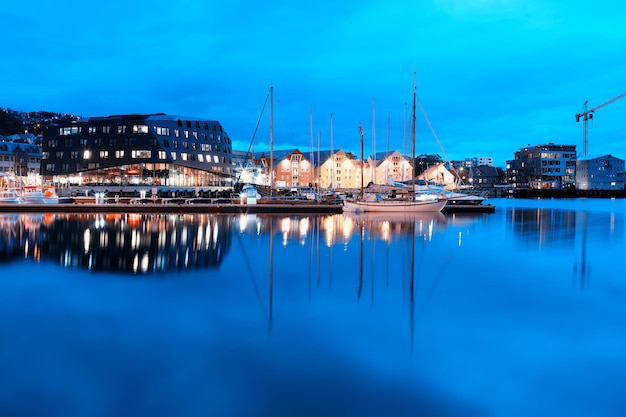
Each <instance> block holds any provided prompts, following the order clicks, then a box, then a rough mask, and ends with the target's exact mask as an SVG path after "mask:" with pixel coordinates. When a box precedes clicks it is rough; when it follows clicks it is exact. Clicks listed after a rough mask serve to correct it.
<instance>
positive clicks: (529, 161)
mask: <svg viewBox="0 0 626 417" xmlns="http://www.w3.org/2000/svg"><path fill="white" fill-rule="evenodd" d="M507 178H508V181H509V183H510V184H511V185H512V186H513V187H516V188H533V189H540V188H554V189H560V188H574V185H575V181H576V145H557V144H554V143H552V142H550V143H548V144H545V145H536V146H527V147H525V148H522V149H520V150H519V151H517V152H515V159H513V160H510V161H507Z"/></svg>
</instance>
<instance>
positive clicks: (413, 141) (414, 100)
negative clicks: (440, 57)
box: [411, 70, 417, 180]
mask: <svg viewBox="0 0 626 417" xmlns="http://www.w3.org/2000/svg"><path fill="white" fill-rule="evenodd" d="M416 101H417V73H416V71H415V70H413V114H412V116H411V154H412V155H411V157H412V158H413V172H412V173H411V180H414V179H415V172H416V171H415V105H416Z"/></svg>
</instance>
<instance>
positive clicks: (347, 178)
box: [318, 149, 370, 189]
mask: <svg viewBox="0 0 626 417" xmlns="http://www.w3.org/2000/svg"><path fill="white" fill-rule="evenodd" d="M318 169H319V179H320V188H334V189H338V188H360V187H361V161H360V160H358V159H355V158H354V157H353V155H352V154H351V153H349V154H346V153H345V152H344V151H343V150H341V149H340V150H338V151H337V152H335V153H334V154H332V155H330V157H329V158H328V159H326V161H324V163H322V164H321V165H320V166H319V167H318ZM363 171H364V183H365V185H367V183H368V182H369V181H370V180H369V175H368V173H369V172H370V170H369V169H368V168H367V164H366V167H364V170H363Z"/></svg>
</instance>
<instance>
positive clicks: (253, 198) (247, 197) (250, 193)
mask: <svg viewBox="0 0 626 417" xmlns="http://www.w3.org/2000/svg"><path fill="white" fill-rule="evenodd" d="M239 197H240V199H241V204H256V203H257V201H258V200H260V199H261V194H259V192H258V190H257V188H256V186H255V185H254V184H246V185H244V186H243V188H242V189H241V192H240V193H239Z"/></svg>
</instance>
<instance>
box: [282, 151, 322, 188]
mask: <svg viewBox="0 0 626 417" xmlns="http://www.w3.org/2000/svg"><path fill="white" fill-rule="evenodd" d="M313 178H314V169H313V164H312V163H311V161H309V160H308V159H307V158H306V157H305V156H304V154H303V153H302V152H300V151H299V150H298V149H295V150H294V151H292V152H290V153H288V154H287V155H285V156H284V157H283V158H281V159H277V160H276V165H275V166H274V182H275V185H276V187H278V188H290V187H310V186H312V185H313Z"/></svg>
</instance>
